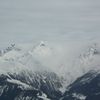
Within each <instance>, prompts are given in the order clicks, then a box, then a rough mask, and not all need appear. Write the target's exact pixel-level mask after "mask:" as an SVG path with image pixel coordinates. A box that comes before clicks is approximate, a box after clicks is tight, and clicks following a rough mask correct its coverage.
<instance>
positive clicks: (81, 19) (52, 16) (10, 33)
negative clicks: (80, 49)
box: [0, 0, 100, 45]
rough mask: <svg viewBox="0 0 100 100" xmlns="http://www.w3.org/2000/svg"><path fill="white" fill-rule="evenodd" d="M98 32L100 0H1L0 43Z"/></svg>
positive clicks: (91, 34) (63, 37)
mask: <svg viewBox="0 0 100 100" xmlns="http://www.w3.org/2000/svg"><path fill="white" fill-rule="evenodd" d="M99 32H100V0H0V45H3V44H7V43H9V42H26V41H31V40H45V39H46V40H48V39H53V40H55V39H56V40H57V39H62V40H64V39H65V40H66V39H67V37H68V38H72V39H76V38H81V37H91V36H92V37H93V38H95V37H98V36H99V34H100V33H99Z"/></svg>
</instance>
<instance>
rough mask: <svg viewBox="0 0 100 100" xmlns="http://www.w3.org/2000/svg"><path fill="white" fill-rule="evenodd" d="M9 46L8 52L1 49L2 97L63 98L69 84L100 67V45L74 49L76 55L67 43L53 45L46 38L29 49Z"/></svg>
mask: <svg viewBox="0 0 100 100" xmlns="http://www.w3.org/2000/svg"><path fill="white" fill-rule="evenodd" d="M8 48H9V49H8ZM8 48H7V49H3V50H4V51H5V50H6V52H4V51H3V50H1V51H2V52H1V56H0V80H1V81H0V91H1V92H0V100H60V99H62V98H63V99H64V98H66V96H65V94H66V93H64V92H65V91H66V89H67V87H69V86H70V85H71V84H72V83H73V84H74V82H75V80H76V79H77V78H79V77H81V76H83V75H84V74H86V73H88V72H89V71H90V70H95V68H96V69H98V70H99V67H96V66H99V58H100V47H99V46H98V45H97V44H93V45H92V46H87V47H86V48H84V49H81V50H80V52H79V51H78V53H76V52H75V53H76V54H77V56H73V54H71V52H69V51H70V50H71V49H69V50H68V48H67V49H66V48H65V46H64V47H63V46H58V45H52V44H50V43H48V42H47V41H41V42H40V43H36V44H34V45H31V46H27V48H23V46H21V45H20V46H18V45H15V44H11V46H10V47H8ZM76 49H77V48H76ZM66 50H67V51H66ZM82 50H83V51H82ZM65 51H66V52H68V53H65ZM69 53H70V54H69ZM63 54H64V55H63ZM61 55H63V56H61ZM69 55H72V58H71V57H70V56H69ZM74 58H75V60H71V61H72V63H73V64H72V66H69V63H70V62H71V61H70V60H68V59H74ZM67 60H68V61H67ZM73 72H74V73H73ZM93 75H94V74H93ZM85 80H86V79H85ZM69 91H70V90H69ZM63 93H64V95H63ZM9 96H10V98H9ZM74 96H76V94H75V95H74ZM78 96H80V95H78ZM82 98H85V97H84V96H82ZM64 100H66V99H64ZM69 100H70V99H69ZM72 100H74V99H72ZM79 100H81V99H79ZM82 100H85V99H82Z"/></svg>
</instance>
